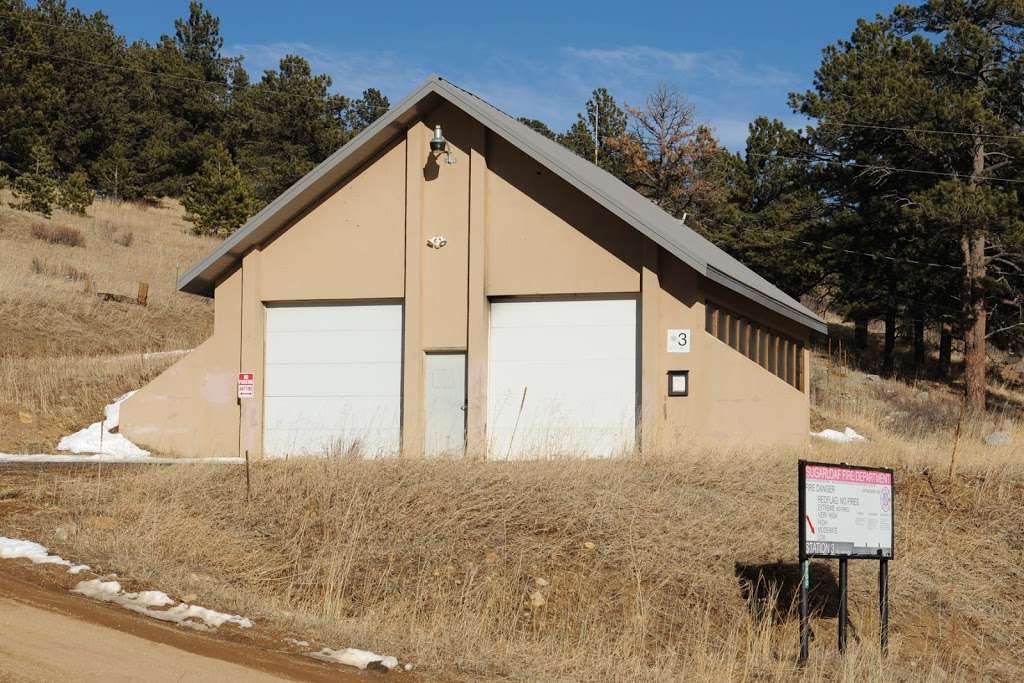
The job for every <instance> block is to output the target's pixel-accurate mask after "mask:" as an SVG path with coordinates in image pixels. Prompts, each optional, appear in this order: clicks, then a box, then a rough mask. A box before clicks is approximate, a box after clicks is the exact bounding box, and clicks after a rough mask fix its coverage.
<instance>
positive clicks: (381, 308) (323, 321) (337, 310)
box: [267, 304, 402, 332]
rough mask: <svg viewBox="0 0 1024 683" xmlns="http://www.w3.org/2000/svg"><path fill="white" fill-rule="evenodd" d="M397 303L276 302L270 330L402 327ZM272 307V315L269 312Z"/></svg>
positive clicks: (270, 317) (269, 318) (268, 318)
mask: <svg viewBox="0 0 1024 683" xmlns="http://www.w3.org/2000/svg"><path fill="white" fill-rule="evenodd" d="M396 306H398V304H329V305H316V306H314V305H302V304H298V305H275V306H271V307H270V308H268V311H267V312H268V315H267V331H268V332H277V331H287V332H296V331H303V330H309V331H317V330H320V331H323V330H355V331H365V330H394V329H396V324H397V326H398V327H401V323H402V317H401V307H400V306H398V311H397V313H398V315H397V316H396V315H395V314H396V311H395V310H392V309H394V308H395V307H396ZM271 311H273V315H271V314H270V312H271Z"/></svg>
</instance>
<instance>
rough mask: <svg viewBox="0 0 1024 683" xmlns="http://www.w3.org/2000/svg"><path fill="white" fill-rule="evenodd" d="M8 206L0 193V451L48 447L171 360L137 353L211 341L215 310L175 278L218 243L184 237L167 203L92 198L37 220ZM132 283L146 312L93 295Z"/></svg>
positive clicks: (185, 228)
mask: <svg viewBox="0 0 1024 683" xmlns="http://www.w3.org/2000/svg"><path fill="white" fill-rule="evenodd" d="M10 200H11V196H10V194H9V193H0V254H3V257H2V258H3V267H2V268H0V321H3V322H2V324H0V421H2V424H4V425H5V429H4V430H0V451H12V450H14V451H25V450H47V449H52V448H53V446H54V444H55V442H56V439H57V438H58V437H59V436H60V435H62V434H66V433H68V431H70V430H74V429H78V428H79V427H81V426H83V425H84V424H88V423H89V422H92V421H94V420H96V419H98V418H99V415H100V414H101V411H102V408H103V406H104V405H105V404H107V403H109V402H110V399H111V398H113V397H115V396H117V395H118V394H120V393H123V392H125V391H128V390H130V389H135V388H138V387H139V386H140V385H141V384H143V383H144V382H145V381H147V380H148V379H149V378H151V377H152V376H154V375H155V374H156V373H158V372H160V371H161V370H163V368H165V367H166V366H167V365H168V364H169V363H170V362H172V359H170V358H155V359H154V358H146V357H143V356H142V355H141V354H142V353H144V352H149V351H165V350H173V349H189V348H193V347H194V346H196V345H197V344H199V343H200V342H201V341H203V340H204V339H205V338H206V337H207V336H209V334H210V332H211V331H212V328H213V305H212V303H211V302H210V301H208V300H206V299H201V298H199V297H194V296H190V295H187V294H180V293H178V292H177V290H176V287H175V283H174V281H175V278H176V273H177V272H178V271H180V270H184V269H185V268H187V267H188V266H190V265H191V264H192V263H193V262H195V261H196V260H198V259H199V258H200V257H201V256H202V255H203V254H204V253H206V252H207V251H208V250H210V249H211V248H212V247H213V245H214V244H216V240H212V239H208V238H202V237H196V236H194V235H192V234H191V233H190V232H189V225H188V223H187V222H186V221H185V220H184V218H183V217H182V210H181V207H180V205H178V204H177V203H176V202H174V201H168V200H165V201H162V202H160V203H158V204H157V205H155V206H148V205H140V204H131V203H113V202H107V201H102V200H100V201H97V202H96V203H95V204H93V206H91V207H90V208H89V215H88V216H85V217H81V216H74V215H71V214H66V213H62V212H57V213H55V214H54V216H53V218H52V219H45V218H43V217H41V216H39V215H37V214H31V213H27V212H24V211H19V210H16V209H13V208H11V207H10V206H9V203H10ZM47 238H49V239H57V240H64V242H75V241H78V242H79V245H78V246H71V245H69V244H67V243H53V242H51V241H48V239H47ZM140 282H146V283H148V285H149V299H148V303H147V305H146V306H138V305H134V304H126V303H117V302H113V301H102V300H101V299H100V298H99V297H97V296H96V293H97V292H109V293H114V294H121V295H128V296H131V297H135V296H136V294H137V293H138V284H139V283H140Z"/></svg>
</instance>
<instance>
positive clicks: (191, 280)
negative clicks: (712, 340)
mask: <svg viewBox="0 0 1024 683" xmlns="http://www.w3.org/2000/svg"><path fill="white" fill-rule="evenodd" d="M431 94H436V95H438V96H440V97H442V98H444V99H446V100H448V101H449V102H452V103H453V104H455V105H456V106H458V107H459V108H460V109H462V110H463V111H465V112H466V113H467V114H469V115H470V116H472V117H473V118H474V119H476V120H477V121H479V122H480V123H481V124H482V125H484V126H485V127H487V128H489V129H491V130H492V131H493V132H494V133H496V134H497V135H499V136H501V137H503V138H505V139H506V140H507V141H508V142H509V143H511V144H512V145H514V146H516V147H517V148H519V149H520V150H522V151H523V152H525V153H526V154H527V155H528V156H530V157H531V158H532V159H534V160H535V161H537V162H538V163H540V164H541V165H542V166H544V167H546V168H547V169H548V170H550V171H552V172H553V173H555V174H556V175H558V176H559V177H560V178H562V179H563V180H565V181H566V182H568V183H569V184H570V185H572V186H573V187H575V188H576V189H578V190H580V191H581V192H583V194H585V195H586V196H587V197H589V198H590V199H592V200H593V201H595V202H597V203H598V204H599V205H601V206H602V207H604V208H605V209H607V210H608V211H610V212H611V213H612V214H614V215H616V216H617V217H619V218H620V219H622V220H623V221H625V222H626V223H628V224H629V225H630V226H632V227H633V228H634V229H636V230H638V231H639V232H641V233H642V234H644V235H646V236H647V237H649V238H650V239H652V240H654V241H655V242H656V243H657V244H659V245H660V246H661V247H663V248H664V249H666V250H668V251H669V252H670V253H671V254H673V255H674V256H675V257H677V258H678V259H680V260H681V261H683V262H684V263H685V264H687V265H688V266H690V267H691V268H693V269H694V270H696V271H697V272H698V273H701V274H702V275H704V276H706V277H707V278H709V279H710V280H713V281H715V282H717V283H718V284H720V285H722V286H724V287H727V288H729V289H731V290H733V291H735V292H736V293H738V294H740V295H742V296H744V297H746V298H748V299H750V300H752V301H755V302H757V303H760V304H761V305H763V306H765V307H766V308H768V309H770V310H772V311H774V312H776V313H778V314H779V315H782V316H784V317H786V318H789V319H791V320H793V321H795V322H797V323H799V324H801V325H804V326H805V327H808V328H810V329H812V330H814V331H816V332H820V333H823V334H827V333H828V326H827V324H826V323H825V322H824V321H823V320H821V319H820V318H819V317H817V316H816V315H814V314H813V313H812V312H811V311H809V310H807V309H806V308H804V307H803V306H800V305H799V304H798V303H796V302H794V303H795V304H796V306H795V307H794V306H792V305H789V304H787V303H786V302H785V301H780V300H779V299H778V298H776V297H773V296H769V295H768V294H765V293H764V292H762V291H761V290H759V289H757V288H756V287H753V286H751V285H748V284H746V283H744V282H741V281H739V280H737V279H736V278H735V277H733V276H730V275H728V274H727V273H725V272H723V271H721V270H720V269H718V268H716V267H715V266H713V265H711V264H710V263H708V262H707V260H706V259H705V258H703V257H701V256H700V255H698V254H696V253H694V252H693V251H691V250H690V249H687V248H686V247H685V246H684V245H683V244H681V243H680V241H679V240H678V239H675V238H674V236H672V235H669V234H665V233H664V232H663V231H661V230H659V229H658V227H657V226H656V225H654V224H652V221H650V220H645V219H644V218H643V217H641V216H638V215H636V213H635V212H634V211H633V210H631V208H630V207H629V206H627V205H624V204H623V203H622V202H621V201H618V200H617V199H616V198H614V197H612V196H610V195H609V193H608V192H605V191H604V190H602V189H601V188H599V187H595V186H594V185H593V184H592V182H590V180H588V179H587V178H584V177H582V176H581V175H580V174H579V173H577V172H576V171H575V170H574V169H572V168H570V167H569V165H567V164H566V163H564V161H563V160H560V159H559V158H558V156H557V155H554V154H551V153H549V152H548V151H547V150H545V149H544V146H543V145H538V144H536V142H537V141H539V140H540V139H543V140H545V141H546V138H543V137H542V136H541V135H540V134H539V133H536V132H535V131H533V130H532V129H530V128H528V127H526V126H523V125H522V124H519V123H518V122H517V121H516V120H515V119H514V118H513V117H511V116H510V115H508V114H506V113H504V112H502V111H501V110H499V109H497V108H496V107H494V106H493V105H491V104H490V103H488V102H486V101H485V100H483V99H482V98H480V97H478V96H476V95H474V94H473V93H471V92H469V91H467V90H464V89H462V88H460V87H459V86H457V85H455V84H454V83H452V82H450V81H446V80H445V79H443V78H441V77H440V76H436V75H432V76H430V77H428V78H427V80H426V81H425V82H424V83H423V84H422V85H421V86H420V87H419V88H417V89H416V90H415V91H414V92H413V93H412V94H410V95H408V96H407V97H405V98H404V99H403V100H402V101H401V102H399V103H398V104H397V105H396V106H395V107H394V108H392V109H391V110H390V111H388V112H387V113H386V114H384V115H383V116H382V117H380V118H379V119H377V120H376V121H375V122H373V123H372V124H371V125H370V126H368V127H367V128H366V129H364V130H363V131H361V132H360V133H359V134H358V135H356V136H355V137H354V138H352V140H350V141H349V142H348V143H346V144H345V145H343V146H342V147H341V148H339V149H338V150H337V151H336V152H334V153H333V154H332V155H330V156H329V157H327V158H326V159H325V160H324V161H322V162H321V163H320V164H318V165H317V166H316V167H315V168H313V169H312V170H311V171H309V172H308V173H307V174H306V175H304V176H303V177H302V178H300V179H299V180H297V181H296V182H295V183H294V184H292V185H291V187H289V188H288V189H287V190H285V191H284V192H282V193H281V195H279V196H278V197H277V198H275V199H274V200H273V201H272V202H270V203H269V204H267V205H266V206H265V207H264V208H263V209H261V210H260V211H259V212H257V213H256V215H254V216H253V217H252V218H250V219H249V220H248V221H246V223H245V224H244V225H243V226H242V227H241V228H239V229H238V230H237V231H235V233H233V234H232V235H231V236H229V237H228V238H227V239H225V240H224V241H223V242H222V243H221V244H220V245H218V246H217V247H216V248H215V249H213V250H212V251H211V252H210V253H209V254H207V255H206V256H205V257H204V258H203V259H202V260H201V261H200V262H199V263H197V264H196V265H195V266H193V267H192V268H190V269H189V270H187V271H186V272H185V273H184V274H182V276H181V277H180V278H179V280H178V282H177V286H178V290H179V291H182V292H188V293H191V294H199V295H202V296H208V297H212V296H213V290H214V288H215V286H216V280H218V279H219V278H220V276H221V275H223V273H224V272H226V271H228V270H230V269H231V267H232V266H233V265H234V264H233V263H232V264H229V265H228V266H227V267H225V268H223V269H221V270H219V271H218V272H215V273H211V272H210V270H211V269H212V268H214V267H215V266H216V265H217V262H218V261H221V260H222V259H229V260H231V261H233V262H237V261H238V260H240V259H241V258H242V256H243V255H244V253H245V252H246V251H247V250H248V249H249V248H251V247H252V246H254V244H256V243H257V242H259V241H260V240H261V239H263V237H265V236H260V235H259V234H258V232H259V230H260V228H262V227H264V226H265V225H266V224H267V223H268V222H271V221H273V220H274V219H275V218H277V217H278V216H279V214H282V213H287V212H288V210H289V209H294V208H295V207H292V206H290V205H291V204H293V203H294V202H295V201H296V200H298V199H299V198H300V196H301V195H302V194H303V193H305V192H307V191H308V190H310V189H311V188H312V187H313V186H314V185H315V184H316V183H318V182H321V181H323V180H324V179H325V178H327V177H328V176H329V175H330V174H331V172H332V171H334V170H335V169H337V168H338V167H339V166H341V165H342V164H343V162H344V161H346V160H347V159H348V158H349V157H351V156H353V155H355V154H356V153H358V152H360V151H361V150H362V148H363V147H364V146H365V145H367V144H368V143H370V142H371V141H373V140H374V139H376V138H378V136H380V135H381V134H382V133H384V132H385V131H386V130H387V129H388V128H389V127H391V126H392V125H395V124H396V122H400V120H401V119H402V118H403V116H405V115H406V114H407V113H408V112H409V111H411V110H412V109H414V108H415V107H416V106H417V105H418V104H419V103H420V102H422V101H423V100H424V99H425V98H427V97H428V96H429V95H431ZM496 114H497V115H496ZM498 115H500V116H498ZM510 123H514V124H516V125H515V126H510V125H509V124H510ZM401 125H404V123H401ZM520 129H521V130H520ZM526 132H528V133H530V134H532V135H533V136H536V138H538V140H531V135H528V134H525V135H524V133H526ZM553 144H557V143H553ZM565 152H566V154H573V152H571V151H569V150H565ZM574 159H575V158H574ZM584 162H585V160H584ZM585 163H588V162H585ZM602 173H603V171H602ZM342 178H343V176H340V177H338V178H335V179H333V180H336V181H340V180H341V179H342ZM599 179H600V178H598V180H599ZM609 179H610V180H614V181H615V182H618V183H621V181H619V180H618V179H616V178H614V176H610V175H609ZM324 191H326V188H324ZM630 192H632V190H630ZM320 196H322V194H321V195H320ZM644 201H647V200H644ZM303 204H304V205H306V204H308V202H306V201H304V202H303ZM651 206H652V207H654V208H655V209H657V211H662V210H661V209H660V208H658V207H656V206H654V205H653V204H652V205H651ZM296 213H297V211H293V212H292V213H291V214H290V216H294V215H295V214H296ZM290 216H289V215H285V216H284V219H283V220H282V223H281V225H280V226H277V227H273V226H272V227H271V228H270V230H271V232H274V231H276V230H278V229H280V228H281V227H284V225H286V224H287V221H288V220H291V218H290ZM665 216H666V217H667V218H666V220H668V219H672V218H671V216H669V215H668V214H665ZM654 217H658V216H657V214H655V216H654ZM672 220H673V221H674V220H675V219H672ZM684 227H685V228H686V229H687V230H692V229H691V228H689V227H688V226H684ZM711 246H714V245H711ZM714 248H715V249H718V247H714Z"/></svg>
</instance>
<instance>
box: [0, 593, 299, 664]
mask: <svg viewBox="0 0 1024 683" xmlns="http://www.w3.org/2000/svg"><path fill="white" fill-rule="evenodd" d="M0 632H3V634H4V635H3V638H0V679H10V680H15V681H41V682H42V681H82V680H93V681H101V680H102V681H210V680H219V681H242V680H245V681H254V682H255V681H260V682H262V681H279V680H283V679H282V678H280V677H278V676H275V675H273V674H269V673H264V672H262V671H255V670H252V669H248V668H246V667H243V666H239V665H238V664H232V663H229V662H225V661H221V660H218V659H212V658H210V657H204V656H202V655H197V654H193V653H190V652H183V651H182V650H178V649H177V648H175V647H172V646H170V645H164V644H163V643H156V642H153V641H149V640H145V639H144V638H139V637H138V636H133V635H129V634H127V633H122V632H120V631H117V630H115V629H112V628H107V627H105V626H98V625H96V624H90V623H88V622H85V621H79V620H78V619H73V618H69V617H66V616H63V615H60V614H57V613H54V612H50V611H47V610H44V609H38V608H36V607H29V606H28V605H24V604H19V603H17V602H13V601H10V600H3V599H0Z"/></svg>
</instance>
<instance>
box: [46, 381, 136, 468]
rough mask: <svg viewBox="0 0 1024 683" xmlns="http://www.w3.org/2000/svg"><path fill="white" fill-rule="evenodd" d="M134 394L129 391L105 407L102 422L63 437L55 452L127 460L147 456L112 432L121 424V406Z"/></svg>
mask: <svg viewBox="0 0 1024 683" xmlns="http://www.w3.org/2000/svg"><path fill="white" fill-rule="evenodd" d="M134 393H135V392H134V391H129V392H128V393H127V394H125V395H124V396H121V397H120V398H118V399H116V400H115V401H114V402H113V403H111V404H109V405H107V406H106V407H105V408H104V409H103V421H102V422H93V423H92V424H91V425H89V426H88V427H85V428H84V429H80V430H78V431H77V432H75V433H74V434H69V435H68V436H65V437H64V438H63V439H61V440H60V442H58V443H57V450H58V451H70V452H72V453H102V454H104V455H116V456H121V457H129V458H133V457H145V456H147V455H149V451H146V450H143V449H141V448H139V447H138V446H136V445H135V444H133V443H132V442H131V441H129V440H128V439H126V438H125V437H124V436H123V435H122V434H120V433H119V432H115V431H113V430H115V429H117V428H118V426H119V425H120V422H121V404H122V403H124V401H125V400H126V399H128V398H129V397H130V396H131V395H132V394H134Z"/></svg>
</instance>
